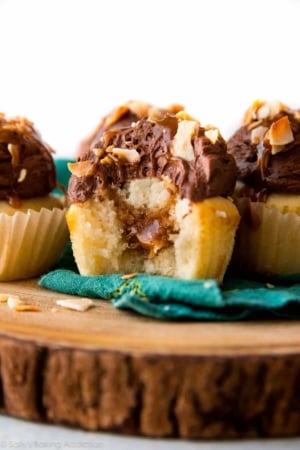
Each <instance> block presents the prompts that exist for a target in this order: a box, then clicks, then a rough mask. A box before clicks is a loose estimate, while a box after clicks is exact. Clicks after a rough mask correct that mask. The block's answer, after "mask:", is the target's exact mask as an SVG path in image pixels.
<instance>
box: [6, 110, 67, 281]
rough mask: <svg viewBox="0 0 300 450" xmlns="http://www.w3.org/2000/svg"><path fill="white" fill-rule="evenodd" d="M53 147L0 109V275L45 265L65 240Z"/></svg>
mask: <svg viewBox="0 0 300 450" xmlns="http://www.w3.org/2000/svg"><path fill="white" fill-rule="evenodd" d="M55 187H56V172H55V165H54V161H53V158H52V149H51V148H50V147H49V146H48V145H47V144H46V143H44V142H43V141H42V139H41V137H40V135H39V133H38V132H37V131H36V130H35V128H34V126H33V124H32V123H31V122H30V121H28V120H27V119H26V118H19V117H17V118H12V119H8V118H6V117H5V115H4V114H0V233H1V244H0V280H1V281H9V280H19V279H25V278H30V277H34V276H37V275H40V274H41V273H43V272H45V271H46V270H48V269H49V268H50V267H51V266H52V265H53V264H54V263H55V262H56V261H57V259H58V257H59V256H60V254H61V251H62V250H63V248H64V246H65V244H66V242H67V240H68V236H69V235H68V227H67V225H66V220H65V208H64V202H63V201H62V200H61V199H60V198H59V197H57V196H54V195H51V191H52V190H53V189H54V188H55Z"/></svg>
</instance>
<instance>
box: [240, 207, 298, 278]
mask: <svg viewBox="0 0 300 450" xmlns="http://www.w3.org/2000/svg"><path fill="white" fill-rule="evenodd" d="M237 203H238V206H239V209H240V211H241V216H242V219H241V222H240V226H239V229H238V232H237V236H236V244H235V249H234V254H233V265H234V266H235V267H237V268H241V269H242V270H243V271H248V272H253V273H260V274H271V275H272V274H274V275H277V274H282V275H284V274H295V273H300V216H299V215H298V214H296V213H293V212H287V213H282V212H280V211H279V210H278V209H277V208H276V207H271V208H270V207H266V206H265V205H264V204H263V203H255V202H251V203H249V204H248V214H246V215H245V209H244V208H243V204H242V202H240V201H238V202H237ZM249 208H250V210H249ZM249 212H251V214H250V216H251V218H252V220H249Z"/></svg>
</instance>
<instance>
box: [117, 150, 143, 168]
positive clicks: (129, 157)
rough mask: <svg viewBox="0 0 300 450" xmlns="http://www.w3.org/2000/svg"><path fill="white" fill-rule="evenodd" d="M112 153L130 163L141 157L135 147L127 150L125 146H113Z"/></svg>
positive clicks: (137, 160) (136, 161)
mask: <svg viewBox="0 0 300 450" xmlns="http://www.w3.org/2000/svg"><path fill="white" fill-rule="evenodd" d="M112 153H113V155H115V156H117V157H118V158H119V159H122V160H123V161H127V162H129V163H130V164H134V163H138V162H139V161H140V159H141V157H140V154H139V152H138V151H137V150H135V149H132V150H129V149H127V148H118V147H115V148H113V149H112Z"/></svg>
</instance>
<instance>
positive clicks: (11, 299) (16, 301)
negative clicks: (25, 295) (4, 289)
mask: <svg viewBox="0 0 300 450" xmlns="http://www.w3.org/2000/svg"><path fill="white" fill-rule="evenodd" d="M22 304H23V302H22V300H21V298H20V297H19V296H18V295H9V296H8V299H7V305H8V307H9V308H10V309H14V308H15V307H16V306H18V305H22Z"/></svg>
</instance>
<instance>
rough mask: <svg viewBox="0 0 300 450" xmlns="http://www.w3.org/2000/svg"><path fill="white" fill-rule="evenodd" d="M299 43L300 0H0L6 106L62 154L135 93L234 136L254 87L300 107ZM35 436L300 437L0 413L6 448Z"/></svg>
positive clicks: (130, 444)
mask: <svg viewBox="0 0 300 450" xmlns="http://www.w3.org/2000/svg"><path fill="white" fill-rule="evenodd" d="M299 53H300V0H251V1H246V0H207V1H204V0H151V1H149V0H147V1H145V0H107V1H104V0H97V1H96V0H0V111H3V112H5V113H6V114H7V115H9V116H14V115H23V116H27V117H28V118H29V119H30V120H32V121H34V122H35V124H36V126H37V128H38V129H39V130H40V132H41V133H42V136H43V137H44V139H45V140H46V141H47V142H48V143H49V144H50V145H51V146H52V147H54V148H55V149H56V152H57V153H56V156H57V157H70V158H73V157H74V156H75V155H76V151H77V147H78V145H79V142H80V141H81V140H82V139H83V138H84V137H85V136H86V135H87V134H89V132H90V131H92V129H93V128H94V127H95V126H96V124H97V123H98V121H99V120H100V118H101V117H102V115H104V114H106V113H107V112H108V111H109V110H110V109H111V108H113V107H115V106H117V105H119V104H120V103H122V102H125V101H127V100H130V99H135V100H141V101H147V102H151V103H154V104H155V105H157V106H166V105H168V104H170V103H174V102H177V103H181V104H183V105H185V107H186V109H187V111H189V112H190V113H191V114H192V115H194V116H196V117H197V118H198V119H199V120H200V121H201V122H202V123H203V124H208V123H211V124H214V125H217V126H218V127H219V128H220V130H221V132H222V133H223V135H224V136H225V137H226V138H227V137H229V135H230V134H231V132H232V131H233V130H234V129H235V127H237V126H238V124H239V121H240V119H241V117H242V114H243V113H244V111H245V109H246V108H247V107H248V106H249V105H250V104H251V103H252V101H253V100H254V99H256V98H262V99H270V100H272V99H277V100H281V101H283V102H284V103H287V104H289V105H290V106H292V107H297V108H300V89H299V85H300V63H299V60H300V57H299ZM37 437H38V438H39V439H40V440H42V441H43V442H44V444H45V446H46V444H47V442H48V444H49V443H51V442H54V441H53V439H56V440H57V441H58V442H60V443H63V442H66V443H68V442H71V441H72V442H75V441H76V442H81V441H84V442H88V441H89V442H90V443H93V442H94V443H96V442H97V443H100V447H101V448H103V449H104V448H105V449H106V448H107V449H109V448H115V449H117V448H118V449H122V450H123V449H127V448H139V449H142V448H143V449H148V448H149V449H150V448H153V445H155V447H156V448H159V449H160V448H164V449H167V448H168V449H174V448H178V449H179V448H180V449H181V450H183V449H194V448H195V449H196V448H201V449H202V448H203V450H204V449H205V450H208V449H209V450H213V449H221V448H223V449H224V450H225V449H226V450H227V449H228V450H229V449H233V448H234V449H235V448H239V449H241V448H243V449H244V450H246V449H247V450H250V449H257V450H258V449H261V448H271V447H272V449H281V448H286V449H292V448H293V449H296V448H299V446H300V443H299V440H298V439H297V440H287V441H286V442H283V441H280V440H277V441H266V442H264V443H262V441H252V442H238V441H237V442H228V443H223V444H222V443H213V442H210V443H209V442H206V443H205V442H202V443H197V442H185V443H183V442H180V441H178V442H176V443H175V442H174V441H163V440H159V441H152V440H151V439H150V440H148V439H130V438H122V437H119V436H117V435H112V436H111V435H106V434H101V433H88V434H86V433H83V432H81V431H79V430H77V431H75V430H68V429H64V428H63V427H54V428H52V427H50V428H48V427H42V426H39V425H37V424H30V423H26V422H22V421H17V420H15V419H8V418H5V417H0V438H1V439H2V442H6V443H7V448H12V447H13V446H14V445H15V448H16V446H17V445H18V443H19V448H21V447H20V444H22V443H30V442H31V443H32V446H31V448H37V446H38V447H39V446H40V444H39V442H38V443H37V444H36V438H37ZM43 442H42V443H43ZM55 442H56V441H55ZM3 445H4V446H2V447H1V448H5V446H6V444H3ZM24 445H25V444H24ZM36 445H37V446H36ZM78 445H79V444H78ZM50 447H51V446H48V448H50ZM27 448H30V444H29V446H28V447H27ZM53 448H55V447H54V446H53ZM73 448H74V449H75V448H82V447H80V446H79V447H77V446H76V445H75V444H74V446H73ZM90 448H92V446H90Z"/></svg>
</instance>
